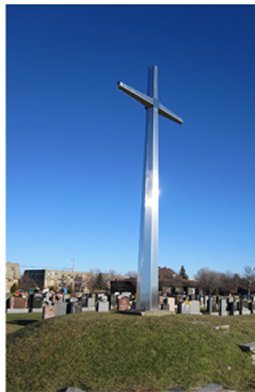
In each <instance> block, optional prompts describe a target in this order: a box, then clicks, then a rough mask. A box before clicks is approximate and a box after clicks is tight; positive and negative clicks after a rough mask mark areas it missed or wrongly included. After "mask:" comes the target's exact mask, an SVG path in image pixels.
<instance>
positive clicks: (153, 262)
mask: <svg viewBox="0 0 255 392" xmlns="http://www.w3.org/2000/svg"><path fill="white" fill-rule="evenodd" d="M118 87H119V89H121V90H122V91H124V92H125V93H127V94H128V95H130V96H131V97H132V98H134V99H136V100H137V101H138V102H140V103H142V104H143V105H144V106H145V108H146V111H147V113H146V137H145V157H144V178H143V196H142V211H141V227H140V243H139V256H138V273H137V295H136V302H137V308H144V309H146V310H158V222H159V167H158V162H159V153H158V132H159V128H158V116H159V114H161V115H163V116H165V117H167V118H169V119H171V120H173V121H175V122H177V123H179V124H182V122H183V121H182V119H181V118H179V117H178V116H177V115H176V114H174V113H173V112H171V111H170V110H168V109H167V108H166V107H165V106H163V105H162V104H161V103H160V102H159V100H158V67H157V66H156V65H152V66H150V67H149V74H148V95H145V94H143V93H141V92H140V91H137V90H135V89H134V88H132V87H129V86H128V85H126V84H124V83H123V82H118Z"/></svg>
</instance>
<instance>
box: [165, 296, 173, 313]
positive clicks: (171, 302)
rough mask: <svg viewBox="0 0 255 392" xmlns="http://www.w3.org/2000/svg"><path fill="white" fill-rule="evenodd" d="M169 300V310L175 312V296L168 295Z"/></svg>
mask: <svg viewBox="0 0 255 392" xmlns="http://www.w3.org/2000/svg"><path fill="white" fill-rule="evenodd" d="M167 302H168V305H169V312H172V313H174V312H175V298H173V297H168V299H167Z"/></svg>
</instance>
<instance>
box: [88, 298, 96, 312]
mask: <svg viewBox="0 0 255 392" xmlns="http://www.w3.org/2000/svg"><path fill="white" fill-rule="evenodd" d="M88 310H95V299H94V298H93V297H89V298H88Z"/></svg>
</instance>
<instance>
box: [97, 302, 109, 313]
mask: <svg viewBox="0 0 255 392" xmlns="http://www.w3.org/2000/svg"><path fill="white" fill-rule="evenodd" d="M97 311H98V312H108V311H109V302H108V301H98V302H97Z"/></svg>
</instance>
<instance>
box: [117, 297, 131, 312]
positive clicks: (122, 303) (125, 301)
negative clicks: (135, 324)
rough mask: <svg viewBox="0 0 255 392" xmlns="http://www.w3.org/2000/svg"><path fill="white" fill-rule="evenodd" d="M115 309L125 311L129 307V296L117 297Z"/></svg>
mask: <svg viewBox="0 0 255 392" xmlns="http://www.w3.org/2000/svg"><path fill="white" fill-rule="evenodd" d="M117 309H118V310H119V311H125V310H128V309H129V298H128V297H120V298H118V305H117Z"/></svg>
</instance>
